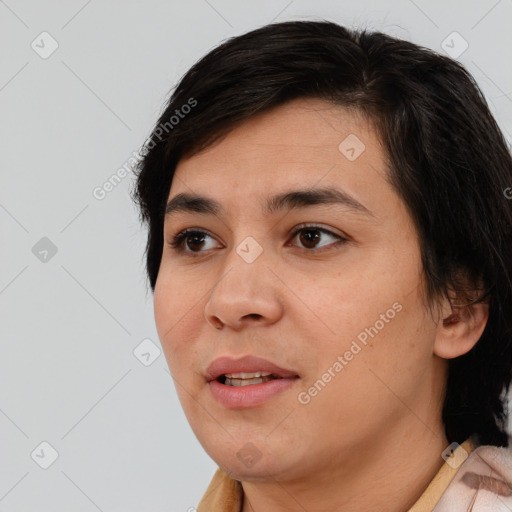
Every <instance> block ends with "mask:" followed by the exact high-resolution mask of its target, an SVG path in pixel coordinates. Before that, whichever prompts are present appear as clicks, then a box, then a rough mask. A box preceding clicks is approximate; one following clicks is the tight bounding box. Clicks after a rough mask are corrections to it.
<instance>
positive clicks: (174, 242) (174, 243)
mask: <svg viewBox="0 0 512 512" xmlns="http://www.w3.org/2000/svg"><path fill="white" fill-rule="evenodd" d="M308 230H309V231H320V232H322V233H325V234H328V235H332V236H334V237H335V238H338V242H334V243H332V244H329V245H328V246H326V247H323V248H320V249H308V248H305V247H301V248H300V249H303V250H304V251H306V252H310V253H319V252H323V250H329V247H330V246H337V245H339V244H344V243H346V242H348V239H347V238H344V237H342V236H340V235H337V234H336V233H333V232H332V231H329V230H327V229H325V228H322V227H320V226H317V225H314V224H301V225H300V226H297V228H296V229H295V230H294V232H293V233H292V235H291V238H292V239H293V238H295V237H296V236H297V235H298V234H299V233H300V232H301V231H308ZM192 234H194V235H207V236H209V237H211V238H214V237H212V236H211V235H210V234H209V233H207V232H206V231H201V230H199V229H195V228H188V229H184V230H183V231H180V232H179V233H177V234H176V235H174V236H173V237H171V240H170V242H169V246H170V247H171V248H172V249H173V250H174V251H176V252H178V253H186V254H187V255H190V256H192V257H199V256H201V255H202V254H203V253H205V252H206V251H188V250H186V249H185V248H184V247H183V245H184V242H185V240H186V237H187V235H192Z"/></svg>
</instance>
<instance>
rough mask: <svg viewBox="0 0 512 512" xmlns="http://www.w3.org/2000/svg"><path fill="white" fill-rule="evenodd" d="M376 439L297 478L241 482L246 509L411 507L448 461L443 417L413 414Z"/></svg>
mask: <svg viewBox="0 0 512 512" xmlns="http://www.w3.org/2000/svg"><path fill="white" fill-rule="evenodd" d="M390 431H391V432H392V434H391V435H387V436H386V435H379V436H376V439H375V441H374V442H372V443H366V444H365V445H363V446H361V445H357V446H354V447H350V448H348V449H347V450H346V451H345V452H344V453H343V454H342V455H340V456H339V457H337V458H336V459H335V458H334V457H333V456H332V454H330V456H329V457H328V458H327V457H326V460H325V462H326V463H325V464H322V465H321V466H320V467H314V466H310V465H309V464H307V463H305V464H304V470H305V471H306V470H307V474H306V473H305V474H304V476H303V477H301V478H297V479H295V480H285V479H280V480H276V479H273V478H271V479H270V481H268V482H263V483H262V482H258V483H251V482H242V487H243V490H244V500H243V508H242V512H263V511H264V512H304V511H306V510H307V511H308V512H321V511H325V510H330V511H333V512H360V511H361V510H379V512H397V511H400V512H406V511H407V510H409V508H410V507H412V506H413V505H414V503H415V502H416V501H417V500H418V499H419V497H420V496H421V494H422V493H423V492H424V490H425V489H426V488H427V486H428V484H429V483H430V481H431V480H432V479H433V478H434V476H435V475H436V473H437V472H438V471H439V469H440V468H441V466H442V465H443V463H444V460H443V459H442V458H441V453H442V452H443V450H444V449H445V448H446V447H447V446H448V444H449V443H448V441H447V439H446V437H445V434H444V427H443V424H442V422H441V421H439V422H438V424H436V425H435V426H434V427H430V428H428V427H426V426H425V425H424V424H423V423H421V422H420V421H419V419H418V417H416V416H415V415H414V414H410V415H409V416H408V418H407V421H404V423H403V425H401V428H396V426H395V428H394V429H392V430H391V429H390V430H388V432H390Z"/></svg>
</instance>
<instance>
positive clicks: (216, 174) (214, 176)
mask: <svg viewBox="0 0 512 512" xmlns="http://www.w3.org/2000/svg"><path fill="white" fill-rule="evenodd" d="M386 160H387V159H386V158H385V154H384V150H383V148H382V145H381V142H380V139H379V137H378V135H377V132H376V130H375V129H374V127H373V124H372V123H371V122H370V121H369V120H368V119H367V118H366V117H365V116H363V115H362V114H360V113H359V112H357V111H355V110H353V109H352V110H349V109H347V108H344V107H340V106H337V105H333V104H331V103H328V102H326V101H323V100H317V99H299V100H294V101H292V102H289V103H287V104H285V105H282V106H279V107H276V108H274V109H272V110H270V111H267V112H263V113H261V114H258V115H257V116H254V117H252V118H250V119H248V120H247V121H245V122H243V123H242V124H240V125H239V126H237V127H236V128H235V129H233V130H232V131H231V132H229V133H228V134H227V135H226V136H225V137H223V138H221V139H220V140H219V141H217V142H216V143H215V144H213V145H211V146H210V147H208V148H206V149H205V150H203V151H201V152H199V153H197V154H194V155H192V156H190V157H187V158H183V159H182V160H181V161H180V162H179V163H178V166H177V168H176V171H175V174H174V178H173V182H172V186H171V190H170V193H169V200H171V199H172V198H175V197H176V196H178V195H180V194H189V195H193V194H195V195H201V196H209V197H211V198H213V199H214V198H215V197H214V196H217V197H218V198H221V197H222V198H223V199H224V198H226V197H229V198H236V197H237V198H239V199H242V200H244V199H245V200H248V201H253V200H254V199H255V198H258V200H259V201H260V202H262V205H263V198H265V199H266V201H265V205H264V206H267V208H266V209H267V211H270V209H271V208H268V206H269V198H270V196H276V195H278V194H279V193H281V195H282V194H284V193H285V192H286V191H289V190H291V189H292V188H293V189H294V190H305V189H308V188H309V189H312V188H317V187H320V188H336V189H338V190H339V189H340V188H341V189H343V190H342V193H345V195H346V196H350V197H352V198H353V199H355V200H356V201H357V202H359V203H360V204H365V201H367V200H368V199H365V196H367V195H368V193H369V192H370V189H375V187H377V188H378V187H381V188H382V187H386V186H388V185H387V182H386V180H385V178H386V164H385V162H386ZM347 204H348V202H347Z"/></svg>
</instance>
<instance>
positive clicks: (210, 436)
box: [134, 21, 512, 512]
mask: <svg viewBox="0 0 512 512" xmlns="http://www.w3.org/2000/svg"><path fill="white" fill-rule="evenodd" d="M511 186H512V160H511V156H510V153H509V151H508V149H507V146H506V143H505V141H504V139H503V136H502V134H501V132H500V130H499V129H498V127H497V125H496V122H495V121H494V119H493V117H492V115H491V114H490V112H489V109H488V107H487V105H486V103H485V100H484V99H483V96H482V95H481V93H480V91H479V89H478V87H477V86H476V84H475V83H474V81H473V79H472V78H471V76H470V75H469V74H468V73H467V71H465V70H464V69H463V68H462V67H461V66H460V65H459V64H458V63H456V62H455V61H452V60H451V59H449V58H447V57H443V56H440V55H437V54H436V53H434V52H432V51H429V50H427V49H424V48H420V47H418V46H416V45H414V44H412V43H409V42H406V41H401V40H398V39H395V38H392V37H390V36H387V35H384V34H381V33H367V32H355V31H350V30H347V29H345V28H343V27H341V26H339V25H336V24H334V23H329V22H306V21H301V22H286V23H278V24H273V25H268V26H265V27H262V28H261V29H258V30H254V31H252V32H249V33H247V34H245V35H242V36H239V37H235V38H233V39H231V40H229V41H227V42H225V43H224V44H222V45H220V46H219V47H218V48H216V49H214V50H212V51H211V52H210V53H209V54H208V55H206V56H205V57H204V58H203V59H201V60H200V61H199V62H198V63H196V64H195V65H194V66H193V67H192V68H191V69H190V70H189V72H188V73H187V74H186V75H185V76H184V77H183V78H182V80H181V81H180V83H179V84H178V86H177V87H176V90H175V91H174V93H173V95H172V97H171V98H170V100H169V103H168V105H167V107H166V109H165V111H164V113H163V114H162V116H161V117H160V119H159V120H158V123H157V125H156V126H155V128H154V130H153V133H152V135H151V137H150V138H149V139H148V141H147V142H146V144H145V151H144V156H143V157H142V159H141V161H140V163H139V167H138V176H137V186H136V189H135V194H134V198H135V200H136V201H137V202H138V205H139V206H140V208H141V218H142V220H143V221H145V222H147V224H148V227H149V235H148V243H147V253H146V256H147V271H148V276H149V281H150V284H151V287H152V290H153V291H154V306H155V319H156V325H157V330H158V333H159V337H160V341H161V343H162V347H163V349H164V351H165V355H166V358H167V362H168V365H169V368H170V370H171V373H172V376H173V378H174V381H175V383H176V385H177V391H178V395H179V398H180V401H181V404H182V406H183V408H184V411H185V414H186V415H187V418H188V420H189V422H190V425H191V427H192V429H193V431H194V433H195V435H196V436H197V438H198V440H199V441H200V442H201V444H202V446H203V447H204V449H205V450H206V451H207V453H208V454H209V455H210V456H211V457H212V459H213V460H214V461H215V462H216V463H217V464H218V466H219V469H218V471H217V472H216V474H215V475H214V478H213V480H212V482H211V484H210V487H209V488H208V490H207V492H206V493H205V495H204V497H203V499H202V500H201V503H200V504H199V508H198V510H199V512H220V511H226V512H227V511H229V512H240V511H241V512H249V511H258V512H259V511H262V512H263V511H265V512H266V511H270V510H271V511H291V510H293V511H295V510H297V511H299V510H300V511H303V510H307V511H323V510H339V511H343V512H352V511H360V510H376V511H377V510H378V511H379V512H391V511H393V512H396V511H406V510H411V511H414V512H419V511H426V510H429V511H430V510H435V511H436V512H443V511H450V512H453V511H459V510H461V511H462V510H464V511H465V510H474V511H477V510H510V509H511V508H512V496H511V486H512V460H511V459H512V455H511V449H510V448H507V447H508V446H509V442H508V433H507V431H506V421H507V411H506V408H505V394H504V393H505V392H506V391H507V390H508V388H509V386H510V382H511V378H512V314H511V311H512V280H511V272H510V269H512V209H511V206H512V205H511V203H510V200H509V199H508V197H507V193H506V191H507V190H510V188H509V187H511ZM471 507H473V508H471Z"/></svg>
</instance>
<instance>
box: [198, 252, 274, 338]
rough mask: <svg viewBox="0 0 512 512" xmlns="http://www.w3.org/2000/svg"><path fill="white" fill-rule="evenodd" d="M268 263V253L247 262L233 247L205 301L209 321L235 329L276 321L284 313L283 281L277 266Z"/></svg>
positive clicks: (211, 323) (216, 326)
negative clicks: (273, 267)
mask: <svg viewBox="0 0 512 512" xmlns="http://www.w3.org/2000/svg"><path fill="white" fill-rule="evenodd" d="M269 267H270V268H271V267H272V265H271V263H270V261H269V260H268V259H267V258H265V253H262V254H261V255H260V256H259V257H258V258H257V259H256V260H255V261H253V262H252V263H248V262H246V261H244V260H243V259H242V258H241V257H240V256H239V254H237V253H236V251H235V250H233V251H232V254H230V255H229V257H227V259H226V264H225V265H224V266H223V269H224V272H223V274H222V276H221V277H220V278H219V280H218V282H217V283H216V285H215V286H214V287H213V289H212V292H211V294H210V297H209V299H208V301H207V303H206V305H205V310H204V316H205V319H206V321H207V322H208V323H209V324H210V325H212V326H213V327H214V328H215V329H219V330H221V329H223V328H231V329H233V330H235V331H240V330H241V329H243V328H244V327H245V326H248V325H251V324H258V325H261V326H263V325H270V324H272V323H275V322H277V321H278V320H279V319H280V318H281V316H282V314H283V300H282V296H281V294H280V289H281V287H282V285H281V284H280V283H281V281H280V280H279V279H278V278H277V277H276V273H277V272H276V270H275V269H273V271H271V270H270V268H269Z"/></svg>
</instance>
